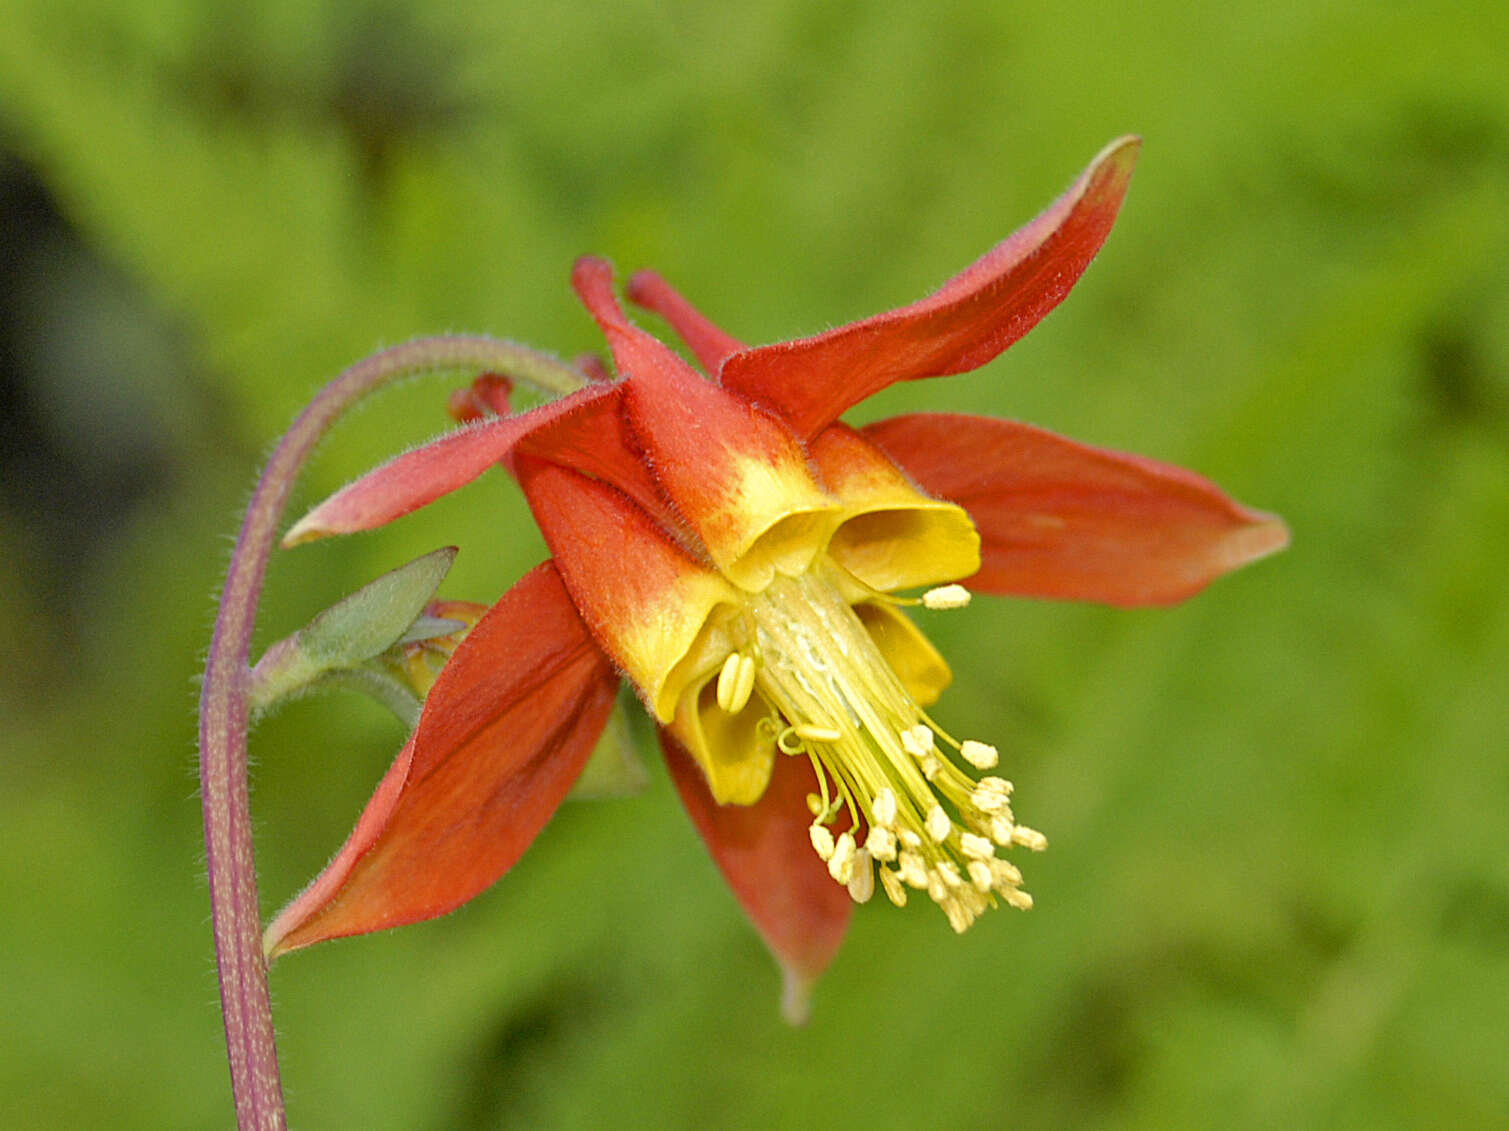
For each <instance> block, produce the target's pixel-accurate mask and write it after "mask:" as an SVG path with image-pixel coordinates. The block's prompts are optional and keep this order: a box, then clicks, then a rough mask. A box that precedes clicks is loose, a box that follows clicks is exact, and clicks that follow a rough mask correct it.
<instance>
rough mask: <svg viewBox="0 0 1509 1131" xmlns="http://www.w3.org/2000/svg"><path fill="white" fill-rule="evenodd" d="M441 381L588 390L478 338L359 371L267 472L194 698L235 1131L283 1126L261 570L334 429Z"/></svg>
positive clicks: (323, 403) (389, 354)
mask: <svg viewBox="0 0 1509 1131" xmlns="http://www.w3.org/2000/svg"><path fill="white" fill-rule="evenodd" d="M440 370H469V371H473V372H479V373H480V372H490V373H501V374H504V375H505V376H508V377H514V378H518V379H520V380H523V381H527V382H529V383H530V384H533V385H536V386H538V387H540V388H543V389H545V390H547V391H549V392H552V393H567V392H570V391H572V390H573V389H576V388H580V387H581V386H582V385H583V384H585V383H586V382H585V379H584V378H583V377H582V376H581V374H579V373H578V372H577V371H576V370H574V369H572V368H570V367H569V366H567V365H565V364H564V363H562V362H559V361H556V360H554V359H553V358H549V357H546V356H544V355H542V354H539V353H536V352H535V351H533V350H530V349H526V348H524V347H523V346H516V345H512V344H510V343H508V342H500V341H495V340H493V339H491V338H483V337H467V336H448V337H434V338H421V339H418V340H416V341H412V342H406V343H404V344H403V345H399V346H394V347H392V348H391V349H386V350H383V351H382V352H380V353H376V354H373V355H372V356H371V357H368V358H365V359H363V360H362V361H359V362H357V363H356V364H355V365H353V366H351V367H350V368H349V369H347V370H345V371H344V372H343V373H341V375H340V376H338V377H336V378H335V380H333V381H331V382H330V383H329V384H328V385H326V386H325V387H324V388H323V389H321V390H320V392H319V393H318V394H317V395H316V396H315V398H314V399H313V400H312V401H310V402H309V404H308V406H307V407H306V408H305V409H304V411H303V412H301V413H300V414H299V416H298V418H297V419H296V420H295V421H294V422H293V425H292V426H291V427H290V428H289V429H288V431H287V432H286V433H284V435H283V439H282V440H281V441H279V443H278V446H277V448H276V449H275V450H274V451H273V454H272V458H271V459H269V460H268V461H267V467H266V468H265V469H264V470H263V472H262V477H261V478H260V479H259V480H258V481H257V488H256V491H255V492H253V494H252V498H251V502H250V503H249V504H248V505H247V508H246V516H245V518H244V519H243V520H242V523H241V532H240V534H239V536H238V537H237V539H236V548H235V550H234V551H232V553H231V562H230V568H229V570H228V571H227V573H226V577H225V586H224V588H223V589H222V590H221V592H220V608H219V612H218V614H217V616H216V618H215V633H214V636H213V637H212V638H211V640H210V652H209V660H208V662H207V663H206V665H205V670H204V685H203V690H202V692H201V694H200V698H199V785H200V795H201V798H202V802H203V808H204V847H205V857H206V861H207V864H208V871H209V884H210V907H211V917H212V920H213V924H214V932H215V959H216V964H217V967H218V970H219V975H220V1004H221V1010H222V1013H223V1014H224V1017H225V1044H226V1051H227V1054H228V1056H229V1059H230V1070H231V1092H232V1094H233V1096H234V1097H235V1103H236V1126H237V1127H238V1128H240V1129H241V1131H250V1129H252V1128H256V1129H257V1131H275V1129H276V1131H281V1129H283V1128H285V1127H287V1125H288V1124H287V1117H286V1115H285V1113H284V1108H283V1088H282V1084H281V1081H280V1079H279V1073H278V1050H277V1044H276V1041H275V1037H274V1034H273V1024H272V1003H271V1001H270V1000H269V998H268V993H267V962H266V960H265V959H264V958H263V955H262V920H261V911H260V909H259V907H258V903H257V870H256V863H255V860H254V858H253V853H252V835H251V812H250V803H249V800H248V793H247V762H246V734H247V719H248V714H249V704H248V699H247V692H248V688H249V684H250V679H251V668H250V666H249V662H248V661H249V659H250V654H251V637H252V627H253V625H254V624H255V622H256V616H257V602H258V600H259V598H260V597H261V593H262V581H263V579H264V577H265V576H266V574H267V560H268V557H269V555H270V554H271V552H272V547H273V541H274V538H275V537H276V534H277V527H278V523H279V522H280V521H281V519H282V516H283V509H284V507H285V506H286V505H287V503H288V497H289V494H290V492H291V491H292V490H293V485H294V482H295V480H296V479H297V478H298V474H299V471H300V469H301V468H302V467H303V466H304V463H305V461H306V460H307V459H308V458H309V456H310V453H312V452H313V451H314V448H315V446H316V445H317V444H318V443H319V441H320V439H321V437H323V436H324V434H325V432H326V431H327V430H328V429H329V428H330V426H331V425H332V424H334V423H335V421H336V419H337V418H338V417H339V416H340V415H341V414H342V413H343V412H345V411H346V409H348V408H350V407H351V406H352V405H353V404H355V403H356V402H357V401H358V400H360V399H361V398H362V397H364V396H366V395H367V394H368V393H370V392H373V391H374V390H376V389H378V388H380V387H381V386H383V385H385V384H387V383H388V382H390V381H393V380H395V379H398V378H402V377H408V376H411V375H414V374H418V373H425V372H435V371H440Z"/></svg>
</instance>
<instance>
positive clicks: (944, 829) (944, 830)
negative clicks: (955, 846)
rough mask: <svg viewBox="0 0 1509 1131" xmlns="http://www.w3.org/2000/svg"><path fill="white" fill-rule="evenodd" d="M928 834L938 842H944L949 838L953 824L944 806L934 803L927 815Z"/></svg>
mask: <svg viewBox="0 0 1509 1131" xmlns="http://www.w3.org/2000/svg"><path fill="white" fill-rule="evenodd" d="M926 828H927V835H928V836H930V837H932V838H933V840H935V841H936V842H937V843H939V844H942V843H943V842H944V841H945V840H947V839H948V832H949V830H950V829H951V828H953V824H952V823H951V822H950V821H949V819H948V814H947V813H945V812H944V811H943V806H941V805H934V806H933V807H932V810H931V811H930V812H929V813H928V815H927V825H926Z"/></svg>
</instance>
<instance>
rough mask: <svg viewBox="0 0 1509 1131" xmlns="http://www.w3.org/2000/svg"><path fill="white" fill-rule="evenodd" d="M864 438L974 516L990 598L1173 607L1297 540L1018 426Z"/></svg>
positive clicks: (876, 433) (1105, 454) (1237, 507)
mask: <svg viewBox="0 0 1509 1131" xmlns="http://www.w3.org/2000/svg"><path fill="white" fill-rule="evenodd" d="M863 432H864V434H865V435H866V436H868V437H869V438H870V439H871V440H873V441H875V443H877V444H878V445H880V447H881V448H883V449H884V450H885V451H886V452H887V454H889V455H890V457H891V458H892V459H894V460H895V461H896V462H897V463H898V464H900V465H901V467H902V468H903V469H905V470H906V472H907V473H908V474H909V475H911V476H912V478H914V479H915V480H916V481H917V482H918V483H919V484H921V486H922V487H923V488H925V489H926V490H928V491H929V492H931V493H932V494H934V495H937V496H939V497H940V498H944V499H948V500H950V501H951V502H955V503H958V504H959V505H960V506H962V507H963V508H964V509H965V510H967V511H968V512H969V515H970V517H971V518H972V519H973V520H974V522H975V526H976V527H977V528H978V529H979V532H980V551H981V557H982V559H983V564H982V565H981V567H980V572H979V573H977V574H975V575H974V577H973V578H970V579H968V585H969V587H970V588H971V589H975V590H978V591H980V592H983V593H1005V594H1014V595H1017V596H1025V597H1055V598H1063V599H1074V600H1085V601H1099V602H1103V603H1105V604H1109V605H1122V606H1134V605H1167V604H1172V603H1173V602H1175V601H1180V600H1183V599H1184V598H1185V597H1188V596H1190V595H1192V594H1194V593H1197V592H1199V591H1200V590H1201V589H1203V588H1204V587H1205V586H1206V585H1207V584H1209V583H1210V582H1211V581H1214V580H1215V579H1216V578H1217V577H1219V576H1220V575H1221V574H1223V573H1227V572H1229V571H1230V570H1233V569H1235V568H1237V567H1238V566H1240V565H1243V564H1245V563H1246V562H1250V561H1252V560H1254V559H1256V558H1260V557H1262V556H1264V555H1265V554H1271V553H1273V552H1274V551H1276V550H1280V549H1282V548H1283V547H1284V546H1285V545H1287V544H1288V541H1289V532H1288V530H1287V529H1285V527H1284V524H1283V523H1282V522H1281V521H1279V520H1278V519H1277V518H1274V517H1273V516H1272V515H1267V514H1263V513H1261V512H1260V511H1254V510H1249V509H1248V508H1247V507H1244V506H1242V505H1241V504H1240V503H1237V502H1235V501H1234V500H1232V499H1231V498H1229V497H1228V496H1227V495H1225V494H1224V493H1222V491H1221V489H1220V488H1219V487H1217V486H1216V485H1215V484H1214V483H1212V482H1210V481H1209V480H1208V479H1204V478H1202V477H1200V476H1198V475H1196V474H1194V473H1193V472H1190V471H1185V470H1184V469H1183V468H1179V467H1173V466H1170V465H1169V464H1165V463H1158V462H1157V461H1155V460H1150V459H1144V458H1142V457H1141V456H1134V455H1126V454H1123V453H1121V452H1112V451H1107V450H1105V449H1103V448H1092V447H1090V446H1088V445H1085V444H1079V443H1076V442H1075V441H1073V440H1069V439H1065V438H1064V437H1063V436H1057V435H1055V434H1053V433H1052V432H1046V431H1044V430H1043V429H1041V428H1033V427H1031V426H1030V425H1026V424H1018V423H1016V422H1015V421H1011V420H995V419H992V418H988V417H980V416H965V415H961V414H958V413H924V414H918V415H914V416H897V417H892V418H891V419H890V420H882V421H879V422H878V423H875V424H872V425H870V426H869V427H867V428H865V429H863Z"/></svg>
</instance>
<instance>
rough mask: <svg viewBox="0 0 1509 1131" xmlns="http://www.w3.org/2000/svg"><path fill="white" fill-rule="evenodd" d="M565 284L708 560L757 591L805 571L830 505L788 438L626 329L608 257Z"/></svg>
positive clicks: (744, 403) (833, 509)
mask: <svg viewBox="0 0 1509 1131" xmlns="http://www.w3.org/2000/svg"><path fill="white" fill-rule="evenodd" d="M571 283H572V285H573V286H574V287H575V288H576V291H577V294H578V295H580V296H581V300H582V302H583V304H584V305H585V306H586V307H587V309H588V310H589V311H590V312H591V313H592V316H593V318H595V319H596V320H597V322H598V325H599V326H601V327H602V330H603V333H604V334H605V335H606V336H607V338H608V343H609V345H610V346H611V347H612V349H613V358H614V360H615V361H616V362H617V363H618V368H619V371H620V372H621V373H622V374H624V378H625V379H624V382H623V386H622V387H623V415H624V421H625V423H626V424H627V426H628V430H629V432H630V434H631V436H632V438H633V440H634V442H635V444H636V445H638V446H639V447H640V448H642V449H643V450H644V452H645V455H646V457H647V461H646V462H647V463H648V464H649V465H650V467H651V468H652V469H653V474H654V477H655V481H656V483H657V484H659V487H660V490H661V492H662V493H663V494H664V495H665V497H666V498H668V499H669V500H670V501H671V502H672V504H674V506H675V508H676V510H677V511H678V512H679V513H680V514H681V515H682V516H684V517H685V518H686V520H687V523H688V524H689V525H690V526H691V527H692V529H693V531H694V532H695V533H696V535H697V537H698V539H699V540H700V541H701V542H702V544H703V546H704V547H706V549H707V552H708V554H709V556H710V557H711V558H712V560H713V562H714V563H715V564H716V565H717V566H718V568H719V569H721V570H722V571H723V572H724V573H725V574H727V575H728V576H729V577H730V578H731V579H732V580H733V581H734V582H735V583H736V584H738V585H741V586H743V587H744V588H746V589H750V590H759V589H763V588H764V587H765V586H766V585H768V584H769V583H770V579H771V577H772V576H774V574H775V573H776V572H777V571H781V572H784V573H788V574H795V573H799V572H800V571H801V570H803V569H805V568H806V567H807V564H808V563H809V562H810V561H811V560H812V558H813V556H814V555H815V554H816V553H817V552H818V551H819V550H820V549H821V548H822V546H823V545H824V543H826V541H827V536H828V534H829V533H830V532H831V530H832V527H833V526H834V525H835V523H836V522H837V510H838V508H837V506H836V504H835V503H834V500H833V499H831V498H830V497H829V496H828V495H827V494H825V493H824V492H823V491H822V489H821V488H820V487H819V486H818V485H817V483H816V481H815V480H814V479H813V477H812V472H811V469H810V468H809V467H808V465H807V458H806V455H805V453H804V452H803V450H802V447H801V445H800V444H799V443H798V442H797V440H796V437H794V436H793V435H792V434H791V432H790V430H789V429H788V428H786V426H785V425H783V424H782V423H781V422H780V421H779V420H777V419H776V418H775V417H773V416H771V415H770V414H769V413H766V412H762V411H761V410H760V409H759V408H757V407H756V406H755V405H753V404H751V403H750V402H749V401H748V400H746V399H745V398H744V397H740V396H736V395H734V394H732V393H730V392H728V391H727V390H725V389H720V388H718V386H717V385H715V384H713V383H712V382H710V381H708V380H707V379H706V378H705V377H704V376H703V375H702V374H700V373H698V372H697V371H696V370H695V369H693V368H692V367H691V366H690V365H688V364H687V363H686V362H685V361H683V360H681V358H680V357H679V356H678V355H677V354H676V353H674V352H673V351H672V350H670V349H669V348H667V347H666V346H665V345H664V344H662V343H661V342H659V341H658V340H656V339H655V338H654V337H652V336H651V335H649V334H647V333H645V332H644V331H643V330H641V329H639V328H638V327H636V326H633V325H631V324H630V323H629V321H628V319H627V318H626V317H625V316H624V312H623V310H622V308H621V307H620V306H619V304H618V299H617V297H616V296H615V295H614V293H613V268H612V266H611V265H610V264H609V263H608V262H607V261H606V260H603V259H596V258H591V257H588V258H583V259H579V260H577V262H576V266H575V267H574V268H573V270H572V273H571Z"/></svg>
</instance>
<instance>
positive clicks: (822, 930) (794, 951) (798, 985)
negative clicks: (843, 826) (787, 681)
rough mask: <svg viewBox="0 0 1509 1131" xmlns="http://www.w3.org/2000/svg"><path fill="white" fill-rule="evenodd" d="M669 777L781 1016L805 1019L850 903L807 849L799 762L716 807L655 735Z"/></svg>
mask: <svg viewBox="0 0 1509 1131" xmlns="http://www.w3.org/2000/svg"><path fill="white" fill-rule="evenodd" d="M660 745H661V748H662V749H663V750H664V751H665V760H666V765H667V767H668V768H669V769H670V773H671V780H672V781H674V782H675V783H676V789H677V791H678V792H679V793H680V794H681V801H682V803H683V804H684V805H685V806H686V811H687V813H688V815H689V816H690V817H691V818H692V823H693V824H694V825H696V826H697V831H698V832H699V833H700V834H701V835H702V839H703V841H704V842H705V843H706V844H707V849H708V852H709V853H711V854H712V857H713V860H714V861H716V862H717V865H718V869H719V871H721V872H722V873H723V878H724V879H725V880H726V881H728V886H729V888H730V889H732V891H733V893H734V897H735V898H736V899H737V900H738V901H739V904H740V906H742V907H743V908H744V913H745V914H746V915H748V916H749V918H750V920H751V921H752V922H753V923H754V925H755V928H756V929H757V930H758V931H759V932H760V935H761V936H762V937H763V938H764V940H765V944H766V945H767V946H768V947H769V948H770V950H771V953H772V954H773V955H774V956H775V959H776V961H777V962H779V963H780V965H781V970H782V972H783V974H784V975H785V989H784V995H783V1000H782V1010H783V1012H785V1014H786V1019H787V1020H788V1021H791V1022H792V1023H794V1024H800V1023H801V1022H802V1021H804V1020H805V1019H806V1006H807V997H808V994H809V993H810V992H811V989H812V985H813V983H814V982H816V981H817V978H818V975H820V974H821V973H822V972H823V971H824V970H825V969H827V966H828V963H829V962H831V961H832V960H833V956H834V955H835V954H836V953H838V948H839V944H840V943H842V942H843V938H844V931H845V929H846V928H847V927H848V925H849V916H850V915H851V914H852V913H853V910H854V901H853V900H852V899H850V898H849V893H848V890H847V889H846V888H845V887H844V886H843V885H842V884H838V883H835V882H834V881H833V878H832V877H831V876H829V875H828V869H827V868H826V867H825V866H824V865H823V862H822V861H821V860H820V859H819V858H818V856H817V853H816V852H814V851H813V849H812V840H811V837H810V835H809V833H808V831H807V828H808V826H809V825H810V824H811V823H812V815H811V813H809V812H808V811H807V794H808V793H809V792H810V791H811V790H812V788H813V784H814V783H813V777H812V767H811V766H810V765H809V764H808V762H807V760H806V759H805V758H789V757H784V756H782V757H777V758H776V760H775V770H774V772H773V773H772V774H771V778H770V785H769V786H768V787H766V790H765V794H764V796H762V797H761V798H760V800H759V801H757V802H756V803H755V804H753V805H719V804H718V803H717V802H716V801H714V800H713V797H712V794H710V793H709V792H708V790H707V783H706V782H705V781H704V780H703V778H702V771H701V770H699V769H698V768H697V764H696V763H695V762H694V761H692V758H691V755H689V754H688V753H687V752H686V751H685V750H684V749H683V748H682V747H681V745H680V744H679V743H678V742H677V741H676V740H675V739H674V738H672V737H671V736H670V735H668V734H666V733H665V732H664V731H661V734H660Z"/></svg>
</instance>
